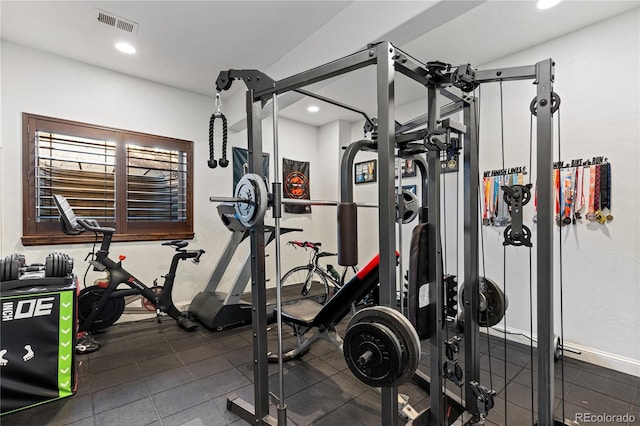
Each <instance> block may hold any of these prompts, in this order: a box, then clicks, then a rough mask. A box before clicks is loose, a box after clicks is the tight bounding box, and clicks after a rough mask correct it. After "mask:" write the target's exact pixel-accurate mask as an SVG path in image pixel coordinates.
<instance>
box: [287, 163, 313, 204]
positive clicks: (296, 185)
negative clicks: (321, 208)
mask: <svg viewBox="0 0 640 426" xmlns="http://www.w3.org/2000/svg"><path fill="white" fill-rule="evenodd" d="M282 181H283V182H284V185H283V186H284V187H283V192H284V194H282V195H283V197H284V198H293V199H296V200H309V199H310V197H309V194H310V185H309V163H308V162H307V161H296V160H289V159H287V158H283V159H282ZM284 211H285V212H286V213H294V214H304V213H311V206H292V205H287V204H285V206H284Z"/></svg>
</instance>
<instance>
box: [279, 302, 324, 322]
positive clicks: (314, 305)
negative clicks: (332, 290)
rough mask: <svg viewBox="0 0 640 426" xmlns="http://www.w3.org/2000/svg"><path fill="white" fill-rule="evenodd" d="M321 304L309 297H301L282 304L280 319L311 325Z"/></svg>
mask: <svg viewBox="0 0 640 426" xmlns="http://www.w3.org/2000/svg"><path fill="white" fill-rule="evenodd" d="M320 309H322V305H321V304H320V303H318V302H314V301H313V300H309V299H302V300H299V301H297V302H295V303H292V304H290V305H283V306H282V321H284V322H287V323H293V324H299V325H305V326H307V327H311V326H312V325H313V320H314V318H315V317H316V315H318V312H320Z"/></svg>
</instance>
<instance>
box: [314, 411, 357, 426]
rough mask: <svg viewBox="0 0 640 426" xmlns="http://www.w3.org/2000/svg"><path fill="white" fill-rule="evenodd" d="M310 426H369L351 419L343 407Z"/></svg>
mask: <svg viewBox="0 0 640 426" xmlns="http://www.w3.org/2000/svg"><path fill="white" fill-rule="evenodd" d="M311 424H312V425H313V426H336V425H340V424H342V425H349V426H369V425H366V424H365V423H362V422H360V420H358V419H356V418H354V417H352V416H351V415H350V414H349V412H348V410H347V409H346V407H344V406H342V407H338V408H336V409H335V410H333V411H331V412H330V413H329V414H327V415H326V416H324V417H321V418H320V419H318V420H317V421H315V422H313V423H311Z"/></svg>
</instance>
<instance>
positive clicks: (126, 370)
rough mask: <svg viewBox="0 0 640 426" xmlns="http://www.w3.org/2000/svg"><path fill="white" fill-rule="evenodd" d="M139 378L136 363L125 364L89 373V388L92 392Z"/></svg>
mask: <svg viewBox="0 0 640 426" xmlns="http://www.w3.org/2000/svg"><path fill="white" fill-rule="evenodd" d="M140 378H141V375H140V371H139V370H138V366H137V365H136V364H130V365H125V366H123V367H118V368H114V369H111V370H107V371H103V372H102V373H98V374H93V375H91V389H92V390H93V392H97V391H100V390H102V389H106V388H109V387H111V386H116V385H120V384H122V383H128V382H131V381H133V380H138V379H140Z"/></svg>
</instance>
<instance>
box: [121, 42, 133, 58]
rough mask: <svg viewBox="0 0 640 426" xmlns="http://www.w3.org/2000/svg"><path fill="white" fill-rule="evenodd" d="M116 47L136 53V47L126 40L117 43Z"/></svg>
mask: <svg viewBox="0 0 640 426" xmlns="http://www.w3.org/2000/svg"><path fill="white" fill-rule="evenodd" d="M116 49H118V50H119V51H121V52H122V53H126V54H128V55H133V54H134V53H136V48H135V47H133V46H132V45H130V44H129V43H125V42H120V43H116Z"/></svg>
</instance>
